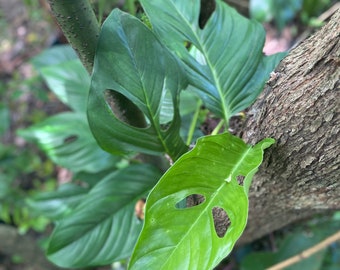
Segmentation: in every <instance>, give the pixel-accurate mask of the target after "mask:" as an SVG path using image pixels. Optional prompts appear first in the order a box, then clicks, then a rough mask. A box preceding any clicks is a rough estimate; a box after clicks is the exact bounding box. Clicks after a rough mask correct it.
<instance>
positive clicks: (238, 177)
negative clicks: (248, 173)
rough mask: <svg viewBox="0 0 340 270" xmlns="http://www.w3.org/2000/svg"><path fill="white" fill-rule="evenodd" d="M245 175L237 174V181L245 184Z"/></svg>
mask: <svg viewBox="0 0 340 270" xmlns="http://www.w3.org/2000/svg"><path fill="white" fill-rule="evenodd" d="M244 178H245V177H244V176H243V175H238V176H237V178H236V179H237V182H238V183H239V185H241V186H243V182H244Z"/></svg>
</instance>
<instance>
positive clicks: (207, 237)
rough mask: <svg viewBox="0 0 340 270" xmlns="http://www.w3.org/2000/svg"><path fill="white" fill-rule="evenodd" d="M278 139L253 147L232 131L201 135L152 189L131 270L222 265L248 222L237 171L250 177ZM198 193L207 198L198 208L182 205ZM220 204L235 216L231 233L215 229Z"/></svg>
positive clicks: (231, 221)
mask: <svg viewBox="0 0 340 270" xmlns="http://www.w3.org/2000/svg"><path fill="white" fill-rule="evenodd" d="M273 142H274V140H273V139H264V140H262V141H261V142H259V143H258V144H256V145H255V146H254V147H252V146H249V145H247V144H245V143H244V142H243V141H242V140H241V139H239V138H237V137H235V136H232V135H230V134H229V133H225V134H220V135H214V136H207V137H203V138H201V139H199V140H198V142H197V145H196V146H195V148H194V149H193V150H192V151H190V152H188V153H187V154H184V155H183V156H182V157H181V158H179V159H178V160H177V161H176V162H175V164H174V165H173V166H172V167H171V168H170V169H169V170H168V171H167V172H166V173H165V174H164V175H163V177H162V178H161V180H160V181H159V182H158V184H157V185H156V186H155V188H154V189H153V190H152V192H151V193H150V195H149V197H148V199H147V203H146V214H145V218H146V219H145V225H144V228H143V230H142V233H141V235H140V238H139V240H138V242H137V245H136V248H135V251H134V253H133V256H132V258H131V263H130V268H129V269H131V270H132V269H133V270H137V269H150V270H152V269H155V270H156V269H157V270H159V269H164V270H165V269H169V270H170V269H211V268H212V267H214V266H215V265H217V264H218V263H219V262H220V261H221V260H222V259H223V258H224V257H225V256H227V255H228V253H229V252H230V251H231V250H232V248H233V246H234V245H235V242H236V241H237V239H238V238H239V237H240V235H241V234H242V232H243V229H244V228H245V225H246V221H247V216H248V197H247V188H246V187H245V186H242V185H240V184H239V183H238V181H237V176H239V175H243V176H245V180H244V181H245V182H250V181H251V179H250V177H249V176H253V175H254V173H255V172H256V170H257V168H258V167H259V165H260V164H261V162H262V156H263V151H264V149H265V148H267V147H269V146H270V145H271V144H273ZM226 179H228V180H230V181H229V182H228V181H226ZM248 185H249V183H248V184H247V186H248ZM192 194H199V195H200V196H203V197H204V201H203V202H202V203H200V204H199V205H196V206H195V207H182V206H180V205H179V202H182V201H183V199H185V198H187V196H189V195H192ZM219 208H220V209H222V210H223V211H224V212H225V213H226V214H227V215H228V217H229V221H230V225H229V227H228V228H225V229H226V232H224V233H225V234H218V233H219V232H217V231H216V230H215V223H214V217H213V215H212V212H213V210H214V209H219ZM221 235H223V236H221Z"/></svg>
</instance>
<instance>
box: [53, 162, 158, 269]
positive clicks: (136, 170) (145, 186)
mask: <svg viewBox="0 0 340 270" xmlns="http://www.w3.org/2000/svg"><path fill="white" fill-rule="evenodd" d="M159 177H160V172H159V171H158V170H157V169H155V168H154V167H151V166H149V165H145V164H140V165H132V166H129V167H127V168H125V169H122V170H117V171H115V172H113V173H112V174H110V175H108V176H107V177H105V178H104V179H103V180H102V181H100V182H99V183H98V184H97V185H96V186H95V187H94V188H93V189H92V190H91V191H90V192H89V194H88V195H87V196H86V198H85V199H84V200H83V201H82V202H81V203H80V204H79V205H78V206H77V207H76V209H75V210H74V211H73V212H72V213H71V214H70V215H68V216H67V217H66V218H65V219H63V220H62V221H61V222H60V223H58V224H57V227H56V228H55V230H54V232H53V234H52V237H51V240H50V243H49V247H48V250H47V255H48V258H49V259H50V260H51V261H52V262H53V263H55V264H57V265H59V266H61V267H84V266H91V265H104V264H110V263H112V262H113V261H115V260H120V259H124V258H127V257H128V256H130V254H131V252H132V249H133V246H134V245H135V242H136V240H137V237H138V234H139V232H140V230H141V228H142V222H141V221H140V220H139V219H138V218H137V217H136V215H135V213H134V207H135V204H136V202H137V200H138V199H140V198H142V197H144V196H146V193H147V192H148V191H149V190H150V189H151V188H152V186H153V185H154V184H155V183H156V182H157V181H158V179H159Z"/></svg>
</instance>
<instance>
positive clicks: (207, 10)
mask: <svg viewBox="0 0 340 270" xmlns="http://www.w3.org/2000/svg"><path fill="white" fill-rule="evenodd" d="M201 2H204V3H205V4H204V6H203V5H202V6H201V8H200V16H199V20H198V26H199V28H200V29H203V28H204V26H205V24H206V23H207V21H208V20H209V18H210V16H211V14H212V13H213V12H214V10H215V8H216V3H215V1H201Z"/></svg>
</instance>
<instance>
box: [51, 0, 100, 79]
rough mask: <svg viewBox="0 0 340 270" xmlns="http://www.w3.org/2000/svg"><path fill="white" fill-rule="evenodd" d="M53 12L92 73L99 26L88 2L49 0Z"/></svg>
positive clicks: (80, 0) (79, 0) (84, 0)
mask: <svg viewBox="0 0 340 270" xmlns="http://www.w3.org/2000/svg"><path fill="white" fill-rule="evenodd" d="M49 3H50V6H51V9H52V12H53V14H54V16H55V18H56V20H57V22H58V24H59V25H60V28H61V29H62V31H63V33H64V35H65V37H66V38H67V40H68V41H69V42H70V44H71V45H72V47H73V48H74V49H75V50H76V52H77V53H78V55H79V58H80V60H81V62H82V63H83V65H84V66H85V67H86V69H87V71H88V72H89V73H91V72H92V68H93V60H94V55H95V51H96V46H97V41H98V37H99V24H98V21H97V18H96V15H95V14H94V12H93V9H92V7H91V5H90V2H89V1H88V0H77V1H70V0H49Z"/></svg>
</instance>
